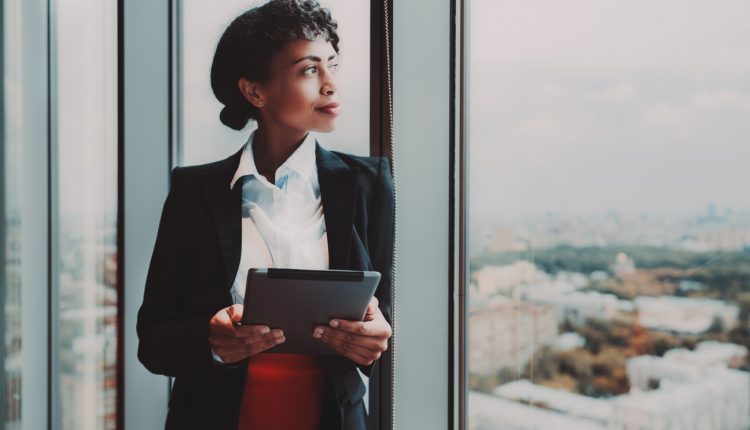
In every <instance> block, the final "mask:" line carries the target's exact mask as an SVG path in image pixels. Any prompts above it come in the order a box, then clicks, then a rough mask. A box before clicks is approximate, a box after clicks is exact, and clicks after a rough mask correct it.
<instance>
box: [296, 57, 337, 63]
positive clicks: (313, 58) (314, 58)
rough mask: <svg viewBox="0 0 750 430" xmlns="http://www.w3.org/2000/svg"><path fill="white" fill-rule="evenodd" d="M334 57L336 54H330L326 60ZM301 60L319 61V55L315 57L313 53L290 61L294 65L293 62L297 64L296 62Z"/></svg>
mask: <svg viewBox="0 0 750 430" xmlns="http://www.w3.org/2000/svg"><path fill="white" fill-rule="evenodd" d="M334 58H336V55H331V56H330V57H328V61H331V60H333V59H334ZM303 60H310V61H317V62H318V63H320V61H321V60H320V57H316V56H315V55H307V56H305V57H302V58H300V59H299V60H296V61H294V62H293V63H292V65H295V64H297V63H299V62H300V61H303Z"/></svg>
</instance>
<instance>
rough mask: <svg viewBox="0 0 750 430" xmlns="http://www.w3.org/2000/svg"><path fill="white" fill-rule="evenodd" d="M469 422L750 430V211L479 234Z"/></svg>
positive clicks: (615, 218)
mask: <svg viewBox="0 0 750 430" xmlns="http://www.w3.org/2000/svg"><path fill="white" fill-rule="evenodd" d="M473 232H474V233H476V234H475V235H474V236H472V239H473V240H474V241H475V243H474V246H473V247H472V253H471V275H470V276H471V279H470V286H469V289H470V291H469V297H470V299H469V327H468V333H469V334H468V337H469V341H468V343H469V351H468V361H469V375H470V376H469V389H470V392H469V397H468V403H469V406H468V409H469V423H470V426H469V428H470V429H472V430H486V429H541V428H565V429H568V428H570V429H600V430H601V429H649V430H650V429H668V428H670V429H674V428H679V429H747V428H750V358H749V356H748V348H750V324H749V322H748V316H749V315H750V211H743V210H734V209H731V208H718V207H717V206H716V205H714V204H709V205H707V206H706V208H705V210H704V211H701V212H698V213H695V214H691V215H685V216H673V215H672V216H665V215H654V214H650V215H646V214H641V215H628V216H625V215H621V214H617V213H614V212H608V213H605V214H598V215H592V216H585V217H584V216H579V217H575V216H569V215H558V214H553V213H547V214H544V215H542V216H539V217H528V218H526V219H524V220H521V221H503V220H499V221H497V222H495V223H486V224H485V225H482V226H481V229H477V228H475V229H474V230H473Z"/></svg>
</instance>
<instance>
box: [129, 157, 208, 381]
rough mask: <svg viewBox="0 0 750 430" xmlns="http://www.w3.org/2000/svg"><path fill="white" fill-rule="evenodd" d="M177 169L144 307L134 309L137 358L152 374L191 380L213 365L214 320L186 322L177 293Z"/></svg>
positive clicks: (181, 196)
mask: <svg viewBox="0 0 750 430" xmlns="http://www.w3.org/2000/svg"><path fill="white" fill-rule="evenodd" d="M181 173H182V172H181V171H180V168H179V167H177V168H175V169H174V170H173V171H172V175H171V181H170V183H171V186H170V191H169V194H168V195H167V198H166V201H165V202H164V207H163V210H162V214H161V220H160V222H159V230H158V233H157V236H156V243H155V245H154V251H153V254H152V256H151V264H150V266H149V269H148V275H147V278H146V286H145V290H144V294H143V303H142V304H141V307H140V309H139V310H138V320H137V325H136V331H137V333H138V359H139V360H140V362H141V363H143V365H144V366H145V367H146V368H147V369H148V370H149V371H150V372H152V373H156V374H161V375H166V376H173V377H179V376H182V375H194V374H196V373H198V372H201V371H203V370H206V369H207V368H209V367H210V366H211V365H212V355H211V347H210V344H209V341H208V335H209V321H210V320H211V318H212V317H213V315H204V316H200V317H191V318H188V317H186V316H185V312H184V311H183V305H182V302H183V297H182V293H183V290H182V289H181V288H180V281H179V280H180V276H179V275H180V265H181V264H182V261H181V258H180V255H181V249H184V247H183V246H181V245H182V241H183V238H184V235H185V234H186V232H185V231H184V229H183V228H182V225H181V219H182V216H183V215H184V212H183V210H185V209H184V208H182V207H181V206H184V205H185V197H186V192H187V189H186V187H185V184H184V183H183V178H182V175H181Z"/></svg>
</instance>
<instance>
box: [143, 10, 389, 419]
mask: <svg viewBox="0 0 750 430" xmlns="http://www.w3.org/2000/svg"><path fill="white" fill-rule="evenodd" d="M336 27H337V25H336V22H335V21H334V20H333V19H332V18H331V15H330V12H329V11H328V10H327V9H324V8H322V7H320V5H318V3H317V2H316V1H313V0H297V1H295V0H272V1H270V2H269V3H266V4H264V5H263V6H260V7H257V8H254V9H251V10H249V11H247V12H245V13H244V14H242V15H240V16H239V17H237V18H236V19H235V20H234V21H233V22H232V23H231V24H230V25H229V27H228V28H227V29H226V30H225V32H224V34H223V36H222V37H221V40H220V41H219V44H218V46H217V48H216V53H215V55H214V61H213V65H212V69H211V85H212V88H213V90H214V94H215V95H216V97H217V98H218V100H219V101H221V102H222V103H223V104H224V105H225V107H224V109H223V110H222V111H221V115H220V119H221V121H222V122H223V123H224V124H225V125H227V126H229V127H232V128H234V129H237V130H241V129H243V128H244V127H245V126H246V124H247V122H248V121H249V120H255V121H256V122H257V124H258V127H257V130H255V131H254V132H253V133H252V134H251V135H250V136H249V138H248V141H247V143H246V144H245V146H243V147H242V148H241V149H240V150H239V151H238V152H237V153H235V154H234V155H232V156H230V157H229V158H227V159H225V160H221V161H217V162H214V163H210V164H205V165H201V166H191V167H178V168H175V169H174V170H173V172H172V177H171V188H170V191H169V195H168V196H167V199H166V201H165V203H164V209H163V212H162V217H161V221H160V225H159V232H158V235H157V238H156V244H155V247H154V253H153V255H152V259H151V265H150V267H149V273H148V277H147V281H146V288H145V293H144V299H143V304H142V306H141V308H140V310H139V313H138V325H137V331H138V337H139V346H138V357H139V360H140V361H141V362H142V363H143V364H144V366H145V367H146V368H148V369H149V370H150V371H151V372H153V373H156V374H161V375H168V376H173V377H175V382H174V387H173V391H172V396H171V399H170V403H169V414H168V417H167V423H166V428H167V429H192V428H196V429H227V430H229V429H231V430H235V429H241V430H247V429H253V430H255V429H295V430H296V429H317V428H322V429H333V428H341V429H364V428H365V418H366V415H365V410H364V402H363V395H364V391H365V389H364V385H363V383H362V380H361V378H360V376H359V374H358V373H357V369H360V370H361V371H362V372H363V373H365V374H366V375H369V374H370V373H371V372H372V369H373V366H375V365H376V363H377V362H378V360H379V358H380V356H381V354H382V353H383V352H385V351H386V349H387V347H388V344H387V341H388V339H389V338H390V336H391V327H390V324H389V321H390V275H391V267H392V261H391V254H392V251H391V250H392V235H393V188H392V182H391V177H390V169H389V165H388V162H387V160H386V159H385V158H382V157H381V158H377V157H358V156H354V155H349V154H343V153H337V152H331V151H327V150H326V149H324V148H323V147H322V146H320V145H319V144H318V143H317V142H316V141H315V139H314V138H312V136H311V135H310V134H309V132H310V131H321V132H328V131H332V130H333V129H334V128H335V124H336V118H337V116H338V113H339V110H340V107H339V105H338V101H339V99H338V88H337V86H336V77H335V75H336V69H337V67H338V60H339V57H338V41H339V38H338V35H337V34H336ZM251 267H295V268H308V269H328V268H330V269H357V270H377V271H379V272H380V273H381V274H382V278H381V282H380V285H379V286H378V289H377V292H376V294H375V297H376V298H375V299H373V301H372V302H371V303H370V306H369V307H368V310H367V315H366V317H365V320H364V321H341V320H333V321H331V322H330V324H329V325H327V326H319V327H316V328H315V329H314V330H311V333H310V336H313V337H314V338H316V339H318V340H319V341H321V342H324V343H326V344H327V345H328V346H330V347H331V348H333V349H334V350H335V351H337V352H338V353H339V355H332V356H305V355H281V354H271V353H263V354H261V353H262V352H263V351H266V350H267V349H269V348H271V347H273V346H275V345H277V344H279V343H283V342H284V341H285V338H284V334H283V333H282V332H281V331H280V330H278V329H273V328H271V327H265V326H242V327H235V326H234V325H233V322H238V321H240V320H241V318H242V310H243V308H242V302H243V298H244V292H245V291H244V287H245V281H246V275H247V271H248V269H249V268H251ZM373 382H375V380H373Z"/></svg>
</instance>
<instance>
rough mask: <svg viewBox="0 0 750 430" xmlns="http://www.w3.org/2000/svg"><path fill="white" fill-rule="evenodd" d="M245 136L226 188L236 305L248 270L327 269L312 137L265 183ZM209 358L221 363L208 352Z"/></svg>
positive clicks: (326, 250) (233, 295) (240, 296)
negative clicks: (234, 210)
mask: <svg viewBox="0 0 750 430" xmlns="http://www.w3.org/2000/svg"><path fill="white" fill-rule="evenodd" d="M254 137H255V131H253V132H252V134H250V137H249V138H248V141H247V143H246V144H245V148H244V150H243V151H242V154H241V156H240V165H239V167H238V168H237V172H236V173H235V174H234V178H232V182H231V183H230V184H229V188H230V189H232V188H234V186H235V184H237V185H241V186H242V252H241V257H240V267H239V269H238V270H237V275H236V277H235V279H234V283H233V284H232V288H231V293H232V300H233V301H234V303H235V304H242V303H243V301H244V298H245V285H246V282H247V272H248V270H249V269H250V268H268V267H284V268H294V269H328V268H329V260H328V258H329V256H328V238H327V234H326V225H325V217H324V215H323V205H322V203H321V199H320V186H319V184H318V169H317V165H316V163H315V145H316V144H315V139H314V138H313V137H312V135H311V134H310V133H308V134H307V136H306V137H305V139H304V140H303V141H302V144H300V145H299V146H298V147H297V149H296V150H295V151H294V152H293V153H292V155H290V156H289V157H288V158H287V159H286V161H284V163H283V164H282V165H281V166H279V168H278V169H277V170H276V174H275V175H274V177H275V182H276V184H275V185H274V184H272V183H270V182H269V181H268V180H267V179H266V178H265V177H264V176H263V175H261V174H259V173H258V170H257V168H256V166H255V160H254V158H253V151H252V145H253V138H254ZM213 356H214V359H216V360H217V361H219V362H222V360H221V358H219V356H218V355H216V354H215V353H214V355H213Z"/></svg>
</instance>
